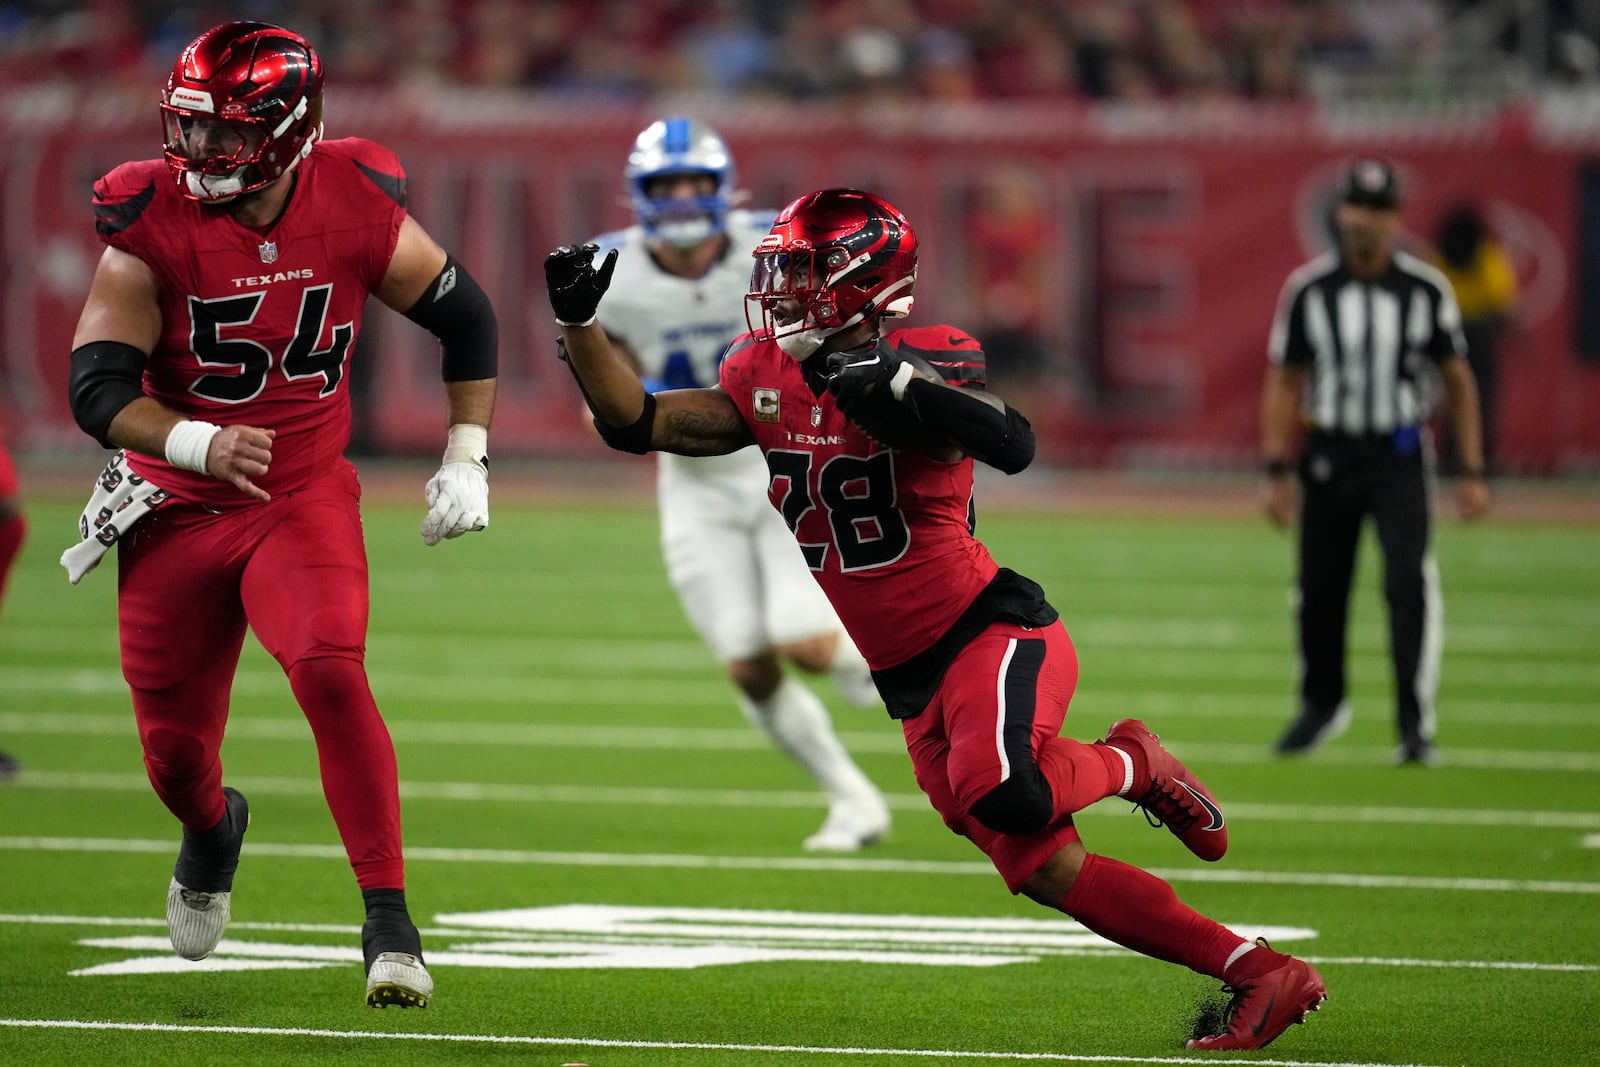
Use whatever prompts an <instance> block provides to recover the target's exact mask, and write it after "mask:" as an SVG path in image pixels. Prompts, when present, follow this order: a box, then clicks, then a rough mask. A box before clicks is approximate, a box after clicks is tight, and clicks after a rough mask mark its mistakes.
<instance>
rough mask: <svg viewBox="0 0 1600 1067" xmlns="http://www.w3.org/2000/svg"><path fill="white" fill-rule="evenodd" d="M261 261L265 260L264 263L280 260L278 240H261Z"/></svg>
mask: <svg viewBox="0 0 1600 1067" xmlns="http://www.w3.org/2000/svg"><path fill="white" fill-rule="evenodd" d="M261 262H263V263H276V262H278V242H276V241H262V242H261Z"/></svg>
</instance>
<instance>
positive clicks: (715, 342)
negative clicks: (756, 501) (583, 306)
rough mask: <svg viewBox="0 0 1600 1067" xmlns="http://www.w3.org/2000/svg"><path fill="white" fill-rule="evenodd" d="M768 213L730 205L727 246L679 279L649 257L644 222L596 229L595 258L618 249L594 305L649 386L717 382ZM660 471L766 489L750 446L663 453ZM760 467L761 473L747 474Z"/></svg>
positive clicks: (737, 330)
mask: <svg viewBox="0 0 1600 1067" xmlns="http://www.w3.org/2000/svg"><path fill="white" fill-rule="evenodd" d="M772 219H773V213H771V212H765V213H758V212H751V211H730V212H728V219H727V227H726V232H727V234H728V251H727V254H725V255H724V256H723V257H722V258H721V259H720V260H718V261H717V262H716V263H715V264H713V265H712V267H711V269H710V270H708V271H707V272H706V273H705V274H704V275H703V276H701V277H699V278H680V277H678V276H677V275H676V274H669V273H667V272H666V271H664V270H662V269H661V268H660V267H658V266H657V265H656V263H655V260H653V259H652V258H651V256H650V247H649V245H648V243H647V239H646V237H645V232H644V227H642V226H630V227H628V228H627V229H625V230H617V231H614V232H612V233H607V234H602V235H600V236H599V237H596V238H595V239H594V241H595V243H596V244H598V245H599V246H600V252H599V254H598V255H597V256H596V257H595V261H596V262H599V260H600V259H601V258H602V257H604V256H605V254H606V253H607V252H608V251H609V250H610V249H613V248H615V249H617V250H618V254H617V269H616V273H615V275H613V277H612V279H611V286H610V288H609V289H607V291H606V295H605V297H604V299H603V300H602V301H601V304H600V321H601V325H603V326H604V327H605V330H606V333H607V334H609V335H610V336H611V337H613V338H615V339H616V340H618V341H621V342H622V343H623V344H625V345H627V346H628V349H629V351H631V352H632V353H633V355H634V358H635V359H637V360H638V361H639V374H640V376H641V377H643V378H645V379H646V381H647V383H648V384H649V387H650V388H651V389H695V388H708V387H711V386H715V385H716V384H717V377H718V375H717V370H718V368H719V367H720V366H721V365H722V354H723V353H724V352H725V351H726V350H727V347H728V343H729V342H730V341H732V340H733V339H734V338H735V337H738V336H739V335H740V334H742V333H744V332H745V329H746V326H745V317H744V295H745V293H746V291H748V290H749V288H750V268H751V264H752V262H753V261H752V259H751V257H750V252H751V250H752V249H754V248H755V246H756V245H757V244H758V243H759V242H760V240H761V238H763V237H765V236H766V235H767V231H768V230H770V229H771V228H772ZM661 464H662V467H663V474H666V471H667V469H670V470H671V471H672V476H673V477H676V476H679V475H681V476H684V477H698V478H717V479H718V480H721V479H723V478H726V477H735V478H745V479H748V480H749V481H750V482H751V483H754V484H758V485H759V487H760V489H761V493H762V495H763V496H765V495H766V486H767V465H766V461H765V460H763V459H762V458H761V450H760V449H758V448H756V447H755V446H754V445H752V446H750V447H749V448H744V449H740V450H739V451H738V452H735V453H733V454H732V455H729V456H705V457H685V456H674V455H671V454H670V453H665V452H664V453H662V454H661ZM752 472H759V473H752Z"/></svg>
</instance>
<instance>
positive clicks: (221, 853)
mask: <svg viewBox="0 0 1600 1067" xmlns="http://www.w3.org/2000/svg"><path fill="white" fill-rule="evenodd" d="M238 869H239V833H238V830H237V829H236V828H235V827H234V825H233V808H232V806H231V805H230V806H228V807H225V808H223V810H222V818H220V819H218V820H217V825H215V826H213V827H212V828H211V829H209V830H191V829H189V828H188V827H187V826H185V827H184V828H183V845H182V846H181V847H180V848H179V849H178V862H177V863H176V864H174V865H173V868H172V877H174V878H176V879H177V880H178V884H179V885H181V886H183V888H185V889H192V890H194V891H195V892H197V893H221V892H225V891H227V890H230V889H232V888H233V874H234V872H235V871H236V870H238Z"/></svg>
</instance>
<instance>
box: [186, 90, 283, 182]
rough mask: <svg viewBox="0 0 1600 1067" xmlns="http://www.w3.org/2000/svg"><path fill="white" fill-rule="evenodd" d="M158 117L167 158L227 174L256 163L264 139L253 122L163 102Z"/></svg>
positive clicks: (203, 171) (193, 167)
mask: <svg viewBox="0 0 1600 1067" xmlns="http://www.w3.org/2000/svg"><path fill="white" fill-rule="evenodd" d="M161 120H162V123H163V126H164V128H165V133H166V145H165V149H166V156H167V158H168V159H169V160H171V161H173V162H175V163H179V164H181V165H182V166H183V167H184V168H185V169H186V170H197V171H200V172H202V173H206V174H227V173H230V172H232V171H235V170H237V169H238V168H240V167H243V166H248V165H249V164H251V163H254V162H256V160H257V159H258V158H259V157H260V155H261V146H262V143H263V142H264V141H265V139H266V138H265V135H264V134H263V132H262V129H261V126H260V125H259V124H258V123H256V122H253V121H248V120H238V119H223V118H218V117H217V116H215V115H207V114H204V113H199V112H193V111H187V110H183V109H181V108H174V107H169V106H167V105H162V108H161Z"/></svg>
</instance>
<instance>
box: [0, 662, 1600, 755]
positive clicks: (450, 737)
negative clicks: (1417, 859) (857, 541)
mask: <svg viewBox="0 0 1600 1067" xmlns="http://www.w3.org/2000/svg"><path fill="white" fill-rule="evenodd" d="M584 684H585V685H587V684H588V683H584ZM664 684H665V683H660V682H651V683H650V684H649V685H640V684H639V683H637V682H629V683H626V687H631V688H637V689H639V690H640V691H641V693H642V694H646V695H644V696H642V698H641V699H640V700H633V701H632V703H635V704H637V703H641V702H645V703H649V702H653V700H654V698H652V697H650V696H649V695H648V694H650V693H655V694H656V696H660V695H661V692H662V686H663V685H664ZM536 688H537V687H534V688H533V689H528V690H525V693H531V692H533V691H534V689H536ZM719 693H720V690H719ZM412 695H413V696H416V695H417V694H412ZM549 695H550V694H549V693H548V692H547V693H544V694H543V696H542V698H541V699H548V698H549ZM450 699H451V701H452V702H455V703H460V702H461V701H462V700H464V699H467V698H466V697H463V696H462V695H461V694H456V695H454V696H452V697H451V698H450ZM718 699H720V696H719V697H718ZM622 700H623V698H621V697H618V698H616V700H615V701H612V702H618V701H622ZM389 733H390V735H391V736H393V737H394V739H395V740H396V741H399V742H402V743H413V744H430V745H466V746H490V747H495V748H503V747H510V746H524V747H532V748H603V749H608V750H613V751H616V750H637V749H648V750H651V751H663V750H688V751H699V752H717V751H727V752H746V751H756V750H766V749H768V748H770V747H771V742H769V741H768V740H767V739H766V738H765V737H762V736H761V735H759V734H757V733H756V732H755V731H754V730H751V729H749V728H747V727H735V726H729V727H691V726H606V725H599V726H568V725H555V724H546V723H498V722H446V721H433V722H428V721H415V720H410V721H408V720H399V721H395V722H391V723H389ZM30 734H40V735H72V736H77V735H87V736H103V737H118V738H132V737H134V736H135V731H134V725H133V716H132V715H131V714H129V715H97V714H87V713H84V714H77V713H66V712H58V713H44V714H38V713H31V712H15V711H0V735H30ZM228 736H229V738H230V739H233V740H236V741H237V740H245V739H248V740H253V741H292V742H300V743H305V744H309V743H310V742H311V730H310V728H309V727H308V726H307V725H306V723H305V720H304V719H303V718H300V717H298V716H287V715H281V716H274V717H270V718H262V717H246V716H240V717H238V718H236V719H234V720H232V721H231V722H229V724H228ZM840 740H842V741H843V742H844V743H845V747H846V748H848V749H850V750H851V751H852V752H854V753H857V754H864V753H885V754H887V753H894V754H900V753H903V752H904V751H905V744H904V742H903V741H902V739H901V738H900V736H899V734H897V733H893V732H890V731H889V730H888V729H887V728H886V729H885V730H881V731H877V732H873V733H867V732H851V731H846V732H844V733H841V734H840ZM1172 748H1173V751H1174V752H1176V753H1177V754H1178V755H1179V756H1180V757H1182V758H1184V759H1192V760H1195V761H1196V762H1204V763H1213V764H1243V765H1249V766H1253V765H1259V764H1261V763H1263V762H1265V761H1267V760H1269V759H1270V758H1271V757H1270V756H1269V755H1268V752H1267V744H1266V742H1265V741H1263V742H1262V743H1261V744H1259V745H1255V744H1236V743H1227V742H1213V741H1180V742H1177V743H1174V744H1173V746H1172ZM1393 754H1394V753H1393V749H1392V748H1391V747H1389V746H1381V747H1374V746H1352V745H1333V746H1330V747H1328V748H1325V749H1324V750H1322V751H1321V752H1319V753H1318V754H1317V758H1316V762H1317V763H1318V764H1319V765H1323V766H1340V767H1348V766H1387V765H1388V764H1389V763H1390V762H1392V758H1393ZM1440 763H1441V765H1442V766H1443V767H1444V768H1446V769H1450V768H1463V767H1471V768H1475V769H1481V770H1514V771H1573V772H1582V773H1600V752H1595V751H1583V750H1577V751H1557V752H1551V751H1540V750H1526V749H1500V748H1448V747H1447V748H1443V749H1441V751H1440Z"/></svg>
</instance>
